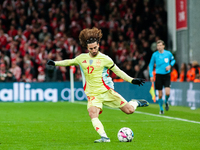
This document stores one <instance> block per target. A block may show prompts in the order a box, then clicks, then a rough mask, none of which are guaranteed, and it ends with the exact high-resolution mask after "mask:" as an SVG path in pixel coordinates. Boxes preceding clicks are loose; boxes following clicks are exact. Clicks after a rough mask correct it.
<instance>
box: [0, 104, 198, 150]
mask: <svg viewBox="0 0 200 150" xmlns="http://www.w3.org/2000/svg"><path fill="white" fill-rule="evenodd" d="M158 112H159V106H158V105H157V104H150V106H149V107H145V108H138V109H137V110H136V112H135V113H134V114H131V115H126V114H124V113H123V112H121V111H120V110H118V109H110V108H108V107H104V109H103V113H102V114H101V115H100V117H99V118H100V120H101V121H102V123H103V125H104V128H105V131H106V132H107V135H108V136H109V137H110V139H111V142H110V143H93V142H94V140H96V139H98V138H100V137H99V135H98V134H97V133H96V131H95V130H94V128H93V126H92V123H91V120H90V118H89V115H88V112H87V110H86V102H75V103H69V102H57V103H52V102H25V103H3V102H2V103H0V149H2V150H18V149H19V150H79V149H80V150H133V149H134V150H161V149H162V150H193V149H195V150H196V149H199V148H200V109H196V110H190V108H187V107H177V106H171V107H170V110H169V111H168V112H165V114H164V115H162V116H168V118H167V117H162V116H161V115H159V114H158ZM180 118H182V119H185V120H180ZM189 120H192V121H195V122H189ZM122 127H129V128H131V129H132V130H133V132H134V139H133V141H132V142H129V143H121V142H119V141H118V139H117V133H118V130H119V129H120V128H122Z"/></svg>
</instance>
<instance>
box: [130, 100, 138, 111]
mask: <svg viewBox="0 0 200 150" xmlns="http://www.w3.org/2000/svg"><path fill="white" fill-rule="evenodd" d="M129 104H130V105H131V106H133V108H134V110H136V109H137V106H138V103H137V102H136V101H130V102H129Z"/></svg>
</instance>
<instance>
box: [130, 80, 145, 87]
mask: <svg viewBox="0 0 200 150" xmlns="http://www.w3.org/2000/svg"><path fill="white" fill-rule="evenodd" d="M144 82H145V79H142V78H134V79H133V80H132V81H131V83H132V84H137V85H139V86H140V85H143V84H144Z"/></svg>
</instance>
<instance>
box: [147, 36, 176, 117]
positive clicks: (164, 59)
mask: <svg viewBox="0 0 200 150" xmlns="http://www.w3.org/2000/svg"><path fill="white" fill-rule="evenodd" d="M164 48H165V43H164V41H162V40H158V41H157V49H158V51H156V52H154V53H153V55H152V57H151V60H150V63H149V75H150V81H151V82H154V79H153V67H154V64H156V80H155V87H156V89H157V90H158V97H159V99H158V102H159V106H160V114H164V110H163V106H162V105H163V100H162V88H163V86H164V87H165V109H166V110H167V111H168V110H169V103H168V99H169V95H170V71H171V68H172V66H173V65H174V64H175V59H174V56H173V55H172V53H171V52H170V51H167V50H165V49H164Z"/></svg>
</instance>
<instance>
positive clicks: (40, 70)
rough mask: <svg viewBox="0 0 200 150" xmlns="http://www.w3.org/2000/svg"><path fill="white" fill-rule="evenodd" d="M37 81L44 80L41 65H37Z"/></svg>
mask: <svg viewBox="0 0 200 150" xmlns="http://www.w3.org/2000/svg"><path fill="white" fill-rule="evenodd" d="M37 81H38V82H44V81H45V73H44V69H43V68H42V66H39V67H38V76H37Z"/></svg>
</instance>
